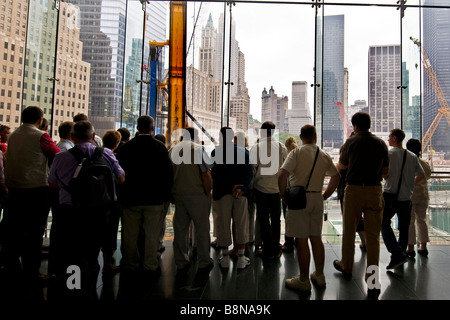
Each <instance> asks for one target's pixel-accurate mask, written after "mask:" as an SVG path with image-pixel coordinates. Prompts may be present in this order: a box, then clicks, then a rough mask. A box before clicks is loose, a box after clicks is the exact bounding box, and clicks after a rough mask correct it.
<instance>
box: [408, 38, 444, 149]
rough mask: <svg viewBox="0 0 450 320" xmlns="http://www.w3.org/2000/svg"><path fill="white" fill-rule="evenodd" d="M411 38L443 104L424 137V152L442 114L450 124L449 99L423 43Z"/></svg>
mask: <svg viewBox="0 0 450 320" xmlns="http://www.w3.org/2000/svg"><path fill="white" fill-rule="evenodd" d="M410 39H411V41H412V42H414V44H415V45H417V46H418V47H419V48H420V49H421V52H422V64H423V67H424V69H425V72H426V73H427V76H428V79H429V80H430V83H431V86H432V87H433V90H434V93H435V94H436V98H437V99H438V102H439V105H440V106H441V108H440V109H439V110H438V114H437V115H436V117H435V118H434V120H433V122H432V123H431V125H430V127H429V128H428V130H427V132H426V133H425V134H424V136H423V138H422V152H423V151H424V150H425V148H426V146H427V145H428V143H430V141H431V138H432V137H433V134H434V132H435V131H436V128H437V127H438V125H439V122H440V121H441V119H442V116H445V118H446V119H447V123H448V125H449V126H450V114H449V112H450V108H449V106H448V103H447V99H445V95H444V92H443V91H442V88H441V86H440V84H439V81H438V79H437V77H436V73H435V72H434V69H433V67H432V66H431V63H430V59H429V58H428V54H427V52H426V51H425V49H424V48H423V46H422V43H421V42H420V41H419V40H418V39H415V38H413V37H410Z"/></svg>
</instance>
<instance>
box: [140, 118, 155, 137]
mask: <svg viewBox="0 0 450 320" xmlns="http://www.w3.org/2000/svg"><path fill="white" fill-rule="evenodd" d="M154 123H155V122H154V120H153V118H152V117H150V116H148V115H144V116H140V117H139V118H138V120H137V129H138V131H139V134H153V130H154V128H155V127H154Z"/></svg>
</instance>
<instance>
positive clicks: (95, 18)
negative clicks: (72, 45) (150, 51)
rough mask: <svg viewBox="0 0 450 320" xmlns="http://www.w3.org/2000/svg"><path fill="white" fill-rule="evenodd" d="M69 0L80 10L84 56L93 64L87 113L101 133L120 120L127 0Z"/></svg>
mask: <svg viewBox="0 0 450 320" xmlns="http://www.w3.org/2000/svg"><path fill="white" fill-rule="evenodd" d="M66 2H69V3H72V4H74V5H76V6H77V7H78V9H79V12H80V26H81V30H80V40H81V41H82V42H83V60H84V61H86V62H89V63H90V64H91V79H90V91H89V113H88V115H89V120H90V121H91V122H92V123H93V125H94V127H95V130H96V133H97V134H98V135H100V136H102V135H103V133H104V132H105V131H106V130H108V129H116V127H117V126H118V125H119V124H120V121H121V110H122V98H123V97H122V94H123V84H124V83H123V80H124V75H123V73H124V55H125V18H126V9H127V1H126V0H103V1H83V0H68V1H66ZM141 32H142V31H141Z"/></svg>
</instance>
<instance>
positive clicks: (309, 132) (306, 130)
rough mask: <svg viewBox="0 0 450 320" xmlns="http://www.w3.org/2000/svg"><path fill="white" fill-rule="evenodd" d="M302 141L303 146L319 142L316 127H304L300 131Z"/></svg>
mask: <svg viewBox="0 0 450 320" xmlns="http://www.w3.org/2000/svg"><path fill="white" fill-rule="evenodd" d="M300 139H301V140H302V142H303V144H315V143H316V141H317V133H316V127H314V126H313V125H310V124H306V125H304V126H303V127H302V128H301V130H300Z"/></svg>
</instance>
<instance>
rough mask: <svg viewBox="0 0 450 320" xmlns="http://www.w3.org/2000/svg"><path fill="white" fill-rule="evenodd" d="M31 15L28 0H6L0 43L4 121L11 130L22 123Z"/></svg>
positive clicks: (0, 109)
mask: <svg viewBox="0 0 450 320" xmlns="http://www.w3.org/2000/svg"><path fill="white" fill-rule="evenodd" d="M27 19H28V1H27V0H17V1H14V2H13V1H5V2H4V3H2V5H1V11H0V46H1V48H3V50H2V52H3V57H2V58H1V60H0V66H1V70H2V74H1V89H0V124H2V125H6V126H8V127H10V128H11V130H14V129H15V128H17V127H19V125H20V114H21V111H22V108H21V105H22V89H23V86H24V82H23V80H24V71H25V55H26V52H25V51H26V49H25V48H26V35H27ZM38 56H39V55H38ZM30 85H31V84H30ZM47 90H48V89H47ZM47 99H49V97H47Z"/></svg>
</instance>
